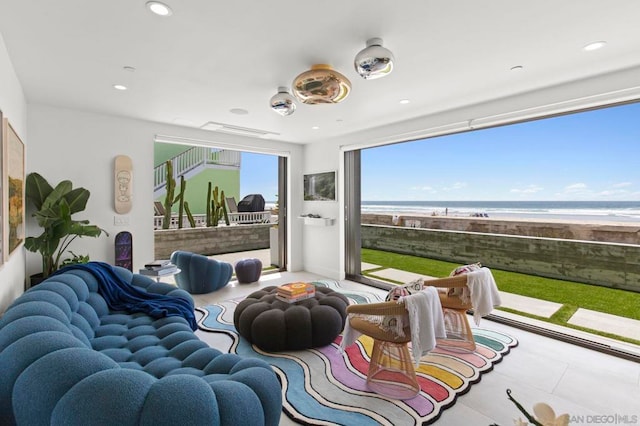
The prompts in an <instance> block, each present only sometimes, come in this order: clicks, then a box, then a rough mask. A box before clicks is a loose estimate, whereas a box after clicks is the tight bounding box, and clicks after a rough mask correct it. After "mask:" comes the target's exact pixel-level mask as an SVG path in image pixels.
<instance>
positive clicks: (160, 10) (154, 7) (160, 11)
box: [146, 1, 173, 16]
mask: <svg viewBox="0 0 640 426" xmlns="http://www.w3.org/2000/svg"><path fill="white" fill-rule="evenodd" d="M146 6H147V9H149V10H150V11H152V12H153V13H155V14H156V15H158V16H171V14H172V13H173V12H172V11H171V8H170V7H169V6H167V5H166V4H164V3H160V2H159V1H148V2H147V4H146Z"/></svg>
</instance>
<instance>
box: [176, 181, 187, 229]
mask: <svg viewBox="0 0 640 426" xmlns="http://www.w3.org/2000/svg"><path fill="white" fill-rule="evenodd" d="M186 187H187V182H185V181H184V176H182V175H180V193H179V194H178V196H177V197H176V199H175V200H173V203H174V204H175V203H176V202H178V229H182V217H183V215H184V191H185V189H186Z"/></svg>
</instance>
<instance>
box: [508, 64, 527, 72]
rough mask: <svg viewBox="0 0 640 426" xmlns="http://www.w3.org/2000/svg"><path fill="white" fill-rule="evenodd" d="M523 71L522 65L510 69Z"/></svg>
mask: <svg viewBox="0 0 640 426" xmlns="http://www.w3.org/2000/svg"><path fill="white" fill-rule="evenodd" d="M523 69H524V67H523V66H522V65H516V66H514V67H511V71H522V70H523Z"/></svg>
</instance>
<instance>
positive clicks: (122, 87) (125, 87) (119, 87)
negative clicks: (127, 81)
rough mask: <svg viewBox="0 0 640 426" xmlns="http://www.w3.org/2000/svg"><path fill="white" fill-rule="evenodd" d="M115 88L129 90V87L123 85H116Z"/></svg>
mask: <svg viewBox="0 0 640 426" xmlns="http://www.w3.org/2000/svg"><path fill="white" fill-rule="evenodd" d="M113 88H114V89H116V90H127V86H124V85H122V84H114V85H113Z"/></svg>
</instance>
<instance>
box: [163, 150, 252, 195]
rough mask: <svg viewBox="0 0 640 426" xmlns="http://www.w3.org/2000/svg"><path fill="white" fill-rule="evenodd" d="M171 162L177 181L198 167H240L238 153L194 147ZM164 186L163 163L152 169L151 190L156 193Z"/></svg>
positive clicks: (165, 174) (165, 177) (165, 176)
mask: <svg viewBox="0 0 640 426" xmlns="http://www.w3.org/2000/svg"><path fill="white" fill-rule="evenodd" d="M171 162H172V165H173V178H174V179H176V180H177V178H178V177H179V176H180V175H183V174H185V173H188V172H190V171H191V170H194V169H195V168H197V167H200V166H207V165H219V166H228V167H240V152H239V151H228V150H216V149H213V148H206V147H202V146H194V147H192V148H190V149H188V150H187V151H185V152H183V153H181V154H179V155H176V156H175V157H173V158H172V159H171ZM166 184H167V164H166V162H164V163H162V164H160V165H159V166H157V167H155V168H154V169H153V188H154V190H155V191H157V190H158V189H160V188H163V187H164V186H165V185H166Z"/></svg>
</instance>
